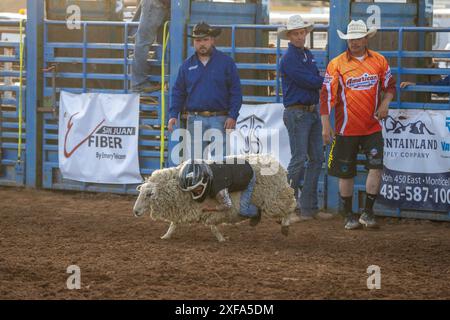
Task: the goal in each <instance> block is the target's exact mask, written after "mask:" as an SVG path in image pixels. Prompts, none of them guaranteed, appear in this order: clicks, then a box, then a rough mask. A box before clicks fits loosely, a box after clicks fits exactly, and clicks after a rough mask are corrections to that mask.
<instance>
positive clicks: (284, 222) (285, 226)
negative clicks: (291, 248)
mask: <svg viewBox="0 0 450 320" xmlns="http://www.w3.org/2000/svg"><path fill="white" fill-rule="evenodd" d="M289 225H290V222H289V218H287V217H284V218H283V219H281V234H282V235H283V236H285V237H287V236H288V234H289Z"/></svg>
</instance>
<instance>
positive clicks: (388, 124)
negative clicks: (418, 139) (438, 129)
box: [384, 116, 434, 135]
mask: <svg viewBox="0 0 450 320" xmlns="http://www.w3.org/2000/svg"><path fill="white" fill-rule="evenodd" d="M384 128H385V129H386V132H392V133H393V134H401V133H404V132H405V133H411V134H418V135H423V134H429V135H434V133H433V132H431V130H430V129H428V128H427V126H426V124H425V123H424V122H423V121H421V120H418V121H416V122H412V123H407V124H403V123H401V122H400V121H397V120H395V119H394V118H392V117H391V116H388V117H387V119H386V120H385V121H384Z"/></svg>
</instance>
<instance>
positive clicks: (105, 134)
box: [64, 112, 136, 158]
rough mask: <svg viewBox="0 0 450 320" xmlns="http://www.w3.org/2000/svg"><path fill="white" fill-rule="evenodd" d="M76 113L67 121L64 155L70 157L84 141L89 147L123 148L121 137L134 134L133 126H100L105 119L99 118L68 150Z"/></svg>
mask: <svg viewBox="0 0 450 320" xmlns="http://www.w3.org/2000/svg"><path fill="white" fill-rule="evenodd" d="M77 114H78V112H77V113H75V114H73V115H72V116H71V117H70V119H69V121H68V122H67V131H66V134H65V136H64V156H65V157H66V158H70V157H71V156H72V155H73V154H74V153H75V151H77V150H78V149H79V148H80V147H81V146H82V145H83V144H84V143H86V142H87V145H88V147H89V148H91V147H95V148H109V149H123V143H122V137H123V136H134V135H136V128H135V127H113V126H102V124H103V123H104V122H105V121H106V120H105V119H103V120H101V121H100V122H99V123H98V124H97V125H96V126H95V128H94V129H93V130H91V132H90V133H89V134H88V135H86V136H85V137H84V138H83V139H81V141H79V142H78V143H76V144H75V146H74V147H73V148H72V149H71V150H70V151H68V150H67V145H68V141H69V140H71V139H70V133H71V131H72V128H73V125H74V122H73V121H74V117H75V116H76V115H77Z"/></svg>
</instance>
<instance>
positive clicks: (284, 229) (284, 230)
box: [281, 226, 289, 237]
mask: <svg viewBox="0 0 450 320" xmlns="http://www.w3.org/2000/svg"><path fill="white" fill-rule="evenodd" d="M281 234H282V235H283V236H285V237H287V236H288V235H289V226H282V227H281Z"/></svg>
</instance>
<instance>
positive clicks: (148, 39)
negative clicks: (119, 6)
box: [131, 0, 169, 87]
mask: <svg viewBox="0 0 450 320" xmlns="http://www.w3.org/2000/svg"><path fill="white" fill-rule="evenodd" d="M168 15H169V9H168V8H167V7H166V6H165V5H164V4H163V3H162V2H161V1H160V0H142V2H141V17H140V20H139V27H138V30H137V33H136V38H135V43H134V45H135V47H134V57H133V64H132V71H131V85H132V86H133V87H134V86H137V85H140V84H142V83H144V82H145V81H147V77H148V75H149V72H150V70H149V69H150V68H149V65H148V63H147V57H148V53H149V51H150V46H151V45H152V44H153V42H154V41H155V40H156V35H157V32H158V29H159V28H160V27H161V25H162V24H163V22H164V19H165V18H166V17H167V16H168Z"/></svg>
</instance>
